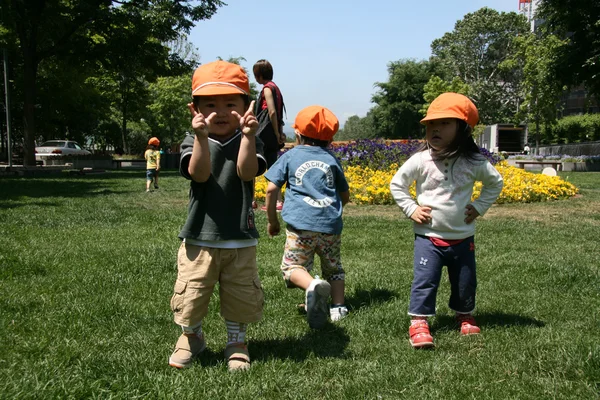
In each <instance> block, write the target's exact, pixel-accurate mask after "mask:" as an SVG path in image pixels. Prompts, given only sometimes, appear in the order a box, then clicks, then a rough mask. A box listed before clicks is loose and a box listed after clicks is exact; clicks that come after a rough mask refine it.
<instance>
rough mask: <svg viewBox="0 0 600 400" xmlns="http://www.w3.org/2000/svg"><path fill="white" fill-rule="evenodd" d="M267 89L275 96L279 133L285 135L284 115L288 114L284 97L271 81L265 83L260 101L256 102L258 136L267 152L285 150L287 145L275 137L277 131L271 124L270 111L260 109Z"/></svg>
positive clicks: (259, 97)
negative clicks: (284, 147)
mask: <svg viewBox="0 0 600 400" xmlns="http://www.w3.org/2000/svg"><path fill="white" fill-rule="evenodd" d="M265 88H269V89H271V93H272V94H273V100H274V101H275V108H276V109H277V119H278V122H279V132H280V133H281V134H283V125H284V122H283V113H284V112H286V109H285V103H284V102H283V96H282V95H281V91H280V90H279V88H278V87H277V85H275V83H273V82H271V81H269V82H267V83H265V85H264V87H263V90H261V92H260V95H259V96H258V100H257V101H256V104H255V106H254V107H255V110H254V114H255V115H256V119H257V120H258V130H257V132H256V136H258V137H259V138H260V140H262V142H263V143H264V146H265V150H266V151H277V150H279V149H281V148H283V146H285V143H279V138H277V137H276V136H275V130H274V129H273V125H272V124H271V120H270V119H269V109H268V108H265V109H264V110H261V109H260V106H261V104H262V102H263V101H264V99H265V95H264V90H265ZM286 114H287V112H286Z"/></svg>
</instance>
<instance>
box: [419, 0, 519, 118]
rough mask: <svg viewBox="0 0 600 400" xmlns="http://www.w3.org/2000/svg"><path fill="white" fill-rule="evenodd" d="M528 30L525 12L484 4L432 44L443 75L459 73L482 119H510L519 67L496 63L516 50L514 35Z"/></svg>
mask: <svg viewBox="0 0 600 400" xmlns="http://www.w3.org/2000/svg"><path fill="white" fill-rule="evenodd" d="M527 32H529V24H528V23H527V20H526V18H525V17H524V16H522V15H519V14H517V13H514V12H510V13H504V12H498V11H496V10H493V9H490V8H487V7H484V8H481V9H479V10H478V11H476V12H474V13H469V14H467V15H465V16H464V18H463V19H462V20H459V21H457V22H456V24H455V26H454V30H453V31H452V32H448V33H446V34H445V35H444V36H442V37H441V38H439V39H436V40H434V41H433V43H432V44H431V49H432V54H433V57H434V58H435V59H437V61H438V62H439V63H440V64H441V66H442V68H443V70H444V72H445V73H444V75H442V77H443V78H444V79H445V80H451V79H452V78H454V77H459V78H460V79H461V80H462V81H463V82H464V83H466V84H467V85H469V87H470V88H471V91H470V94H471V97H472V98H473V99H474V101H475V103H476V104H477V107H478V109H479V114H480V119H481V121H482V122H483V123H486V124H490V123H497V122H506V121H510V120H511V119H512V117H513V116H514V114H515V112H516V111H517V108H518V104H519V102H520V99H519V94H520V93H519V91H518V88H517V87H518V83H519V81H520V75H521V71H520V70H518V69H515V70H502V69H500V68H499V65H500V64H501V63H502V62H503V61H504V60H506V59H507V58H509V57H510V56H511V55H512V54H513V53H514V52H515V50H516V49H515V45H514V44H513V42H514V40H515V38H516V37H518V36H519V35H523V34H526V33H527Z"/></svg>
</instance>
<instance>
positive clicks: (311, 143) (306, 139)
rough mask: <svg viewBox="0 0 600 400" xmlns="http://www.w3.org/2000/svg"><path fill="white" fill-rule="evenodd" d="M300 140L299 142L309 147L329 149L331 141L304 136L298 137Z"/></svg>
mask: <svg viewBox="0 0 600 400" xmlns="http://www.w3.org/2000/svg"><path fill="white" fill-rule="evenodd" d="M298 137H299V139H298V141H299V142H300V144H305V145H309V146H319V147H323V148H325V147H327V146H329V141H327V140H318V139H313V138H309V137H308V136H304V135H298Z"/></svg>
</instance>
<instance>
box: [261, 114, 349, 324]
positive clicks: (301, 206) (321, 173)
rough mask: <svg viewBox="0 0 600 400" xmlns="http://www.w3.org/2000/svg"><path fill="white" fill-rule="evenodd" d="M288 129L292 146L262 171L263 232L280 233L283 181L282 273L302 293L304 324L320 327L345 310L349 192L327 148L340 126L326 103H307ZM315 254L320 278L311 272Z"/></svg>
mask: <svg viewBox="0 0 600 400" xmlns="http://www.w3.org/2000/svg"><path fill="white" fill-rule="evenodd" d="M293 127H294V129H295V133H296V146H295V147H294V148H293V149H291V150H289V151H288V152H286V153H284V154H283V155H282V156H281V157H280V158H279V159H278V160H277V161H276V162H275V164H273V166H272V167H271V168H270V169H269V170H268V171H267V173H266V174H265V178H267V180H268V181H269V183H268V186H267V195H266V205H267V218H268V224H267V231H268V233H269V235H271V236H274V235H278V234H279V232H280V225H279V219H278V217H277V210H276V203H277V196H278V194H279V192H280V191H281V188H282V187H283V185H284V184H286V185H287V189H286V191H285V203H284V206H283V211H282V212H281V217H282V219H283V220H284V221H285V222H286V224H287V228H286V234H287V239H286V243H285V250H284V254H283V260H282V263H281V271H282V273H283V278H284V281H285V283H286V285H287V287H289V288H294V287H298V288H301V289H303V290H304V291H305V307H306V312H307V319H308V325H309V326H310V327H311V328H313V329H319V328H322V327H323V326H324V325H325V323H326V322H327V319H328V318H331V320H332V321H338V320H340V319H341V318H343V317H345V316H346V315H347V314H348V309H347V308H346V306H345V305H344V286H345V283H344V279H345V272H344V269H343V268H342V262H341V258H340V249H341V233H342V226H343V224H342V210H343V206H344V205H345V204H346V203H348V201H349V199H350V193H349V188H348V182H347V181H346V177H345V175H344V171H343V170H342V166H341V165H340V162H339V161H338V160H337V159H336V158H335V156H333V154H331V153H330V152H329V151H328V150H327V149H326V147H327V146H328V145H329V143H331V141H332V139H333V136H334V135H335V134H336V132H337V130H338V128H339V123H338V120H337V118H336V117H335V115H334V114H333V113H332V112H331V111H329V110H328V109H327V108H325V107H321V106H310V107H307V108H305V109H303V110H301V111H300V112H299V113H298V115H297V116H296V120H295V123H294V126H293ZM315 252H316V253H317V254H318V255H319V256H320V258H321V272H322V274H323V278H325V279H324V280H323V279H319V278H318V277H315V278H313V277H312V276H311V274H310V271H311V270H312V267H313V263H314V255H315ZM330 294H331V298H332V304H331V306H329V296H330Z"/></svg>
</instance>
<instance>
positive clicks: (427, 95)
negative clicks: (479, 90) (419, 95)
mask: <svg viewBox="0 0 600 400" xmlns="http://www.w3.org/2000/svg"><path fill="white" fill-rule="evenodd" d="M423 91H424V93H423V99H424V100H425V104H423V107H422V108H421V111H420V112H421V115H423V116H425V114H427V109H428V108H429V105H430V104H431V102H432V101H433V100H435V98H436V97H438V96H439V95H440V94H442V93H446V92H454V93H460V94H464V95H465V96H469V95H470V91H471V88H470V87H469V85H467V84H466V83H464V82H463V81H462V79H460V78H459V77H458V76H455V77H454V79H452V81H451V82H447V81H444V80H443V79H442V78H440V77H439V76H436V75H434V76H432V77H431V79H429V82H427V83H426V84H425V86H424V87H423Z"/></svg>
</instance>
